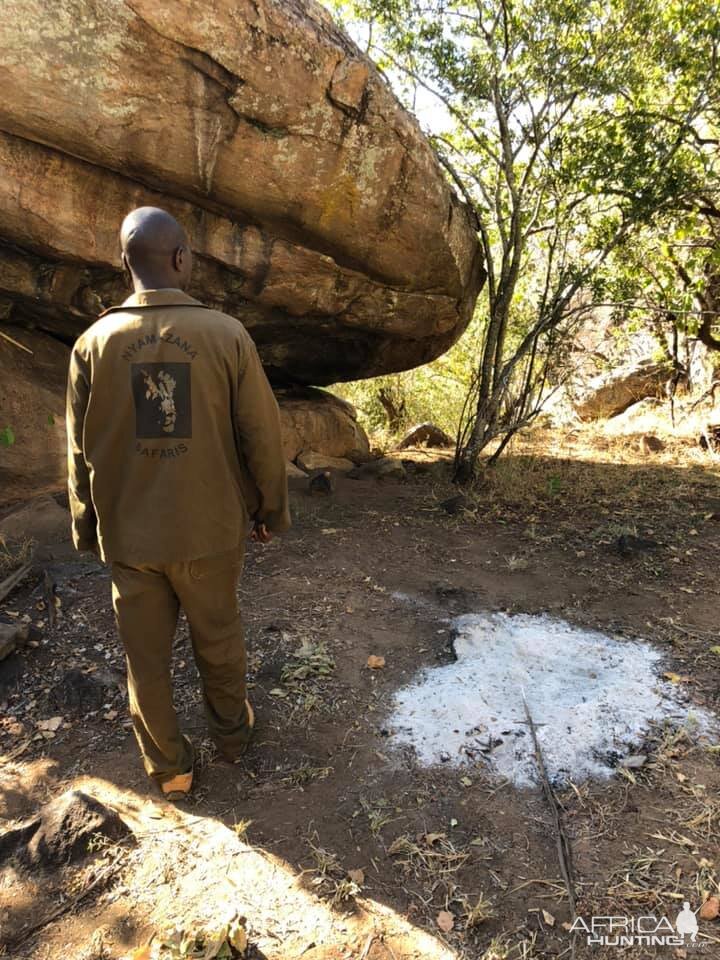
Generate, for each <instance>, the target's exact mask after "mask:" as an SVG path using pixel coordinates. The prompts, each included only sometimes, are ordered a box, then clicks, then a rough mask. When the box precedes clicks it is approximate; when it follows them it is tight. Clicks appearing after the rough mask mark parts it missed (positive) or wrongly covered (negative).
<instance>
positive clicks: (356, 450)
mask: <svg viewBox="0 0 720 960" xmlns="http://www.w3.org/2000/svg"><path fill="white" fill-rule="evenodd" d="M69 356H70V350H69V349H68V347H66V346H65V345H64V344H63V343H60V341H58V340H56V339H54V338H53V337H51V336H48V335H47V334H44V333H40V332H38V331H30V330H25V329H23V328H22V327H12V326H4V325H0V431H4V430H5V428H6V427H10V428H11V430H12V435H13V442H12V443H11V444H9V445H6V443H5V442H3V443H0V506H2V505H3V504H6V503H11V502H13V501H15V500H24V499H27V498H28V497H32V496H35V495H37V494H40V493H45V492H49V491H53V490H59V489H62V488H64V487H65V483H66V477H67V473H66V471H67V465H66V456H67V453H66V445H67V440H66V433H65V384H66V379H67V367H68V360H69ZM276 395H277V399H278V402H279V405H280V422H281V429H282V440H283V447H284V449H285V456H286V457H287V458H288V460H295V458H296V457H297V456H298V454H299V453H301V452H302V451H305V450H314V451H317V452H318V453H320V454H323V455H325V456H330V457H355V458H356V459H363V458H364V457H366V456H367V455H368V449H369V448H368V439H367V436H366V434H365V431H364V430H363V428H362V427H361V426H360V424H359V423H358V422H357V414H356V412H355V408H354V407H353V406H352V404H350V403H347V402H346V401H344V400H341V399H340V398H339V397H335V396H333V395H332V394H331V393H328V392H327V391H326V390H317V389H313V388H310V387H295V388H294V389H280V390H278V391H277V393H276ZM45 506H46V507H48V509H50V508H54V510H53V511H51V512H50V514H49V515H47V516H46V514H47V512H48V511H47V510H46V509H45V508H44V507H42V508H41V503H40V501H37V502H35V503H33V504H31V505H30V506H29V507H28V508H27V511H26V513H24V512H20V513H17V514H12V515H11V517H9V518H7V519H6V520H4V521H2V522H0V535H2V534H3V533H5V534H6V535H7V536H12V537H25V536H30V537H33V538H34V539H36V540H38V542H42V543H45V542H51V540H50V538H49V537H48V529H47V528H48V523H50V522H51V521H53V522H55V521H57V523H56V525H57V524H59V525H60V526H61V527H62V528H63V530H62V534H63V535H62V536H61V537H60V539H63V538H64V537H65V536H66V535H67V529H68V525H69V520H68V518H67V515H66V513H65V512H64V511H63V510H61V509H60V507H58V506H57V504H55V502H54V501H52V500H50V501H46V502H45ZM26 514H27V515H26ZM13 518H15V519H14V520H13ZM54 529H55V528H54V527H53V530H54Z"/></svg>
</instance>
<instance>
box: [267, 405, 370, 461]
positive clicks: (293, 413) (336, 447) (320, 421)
mask: <svg viewBox="0 0 720 960" xmlns="http://www.w3.org/2000/svg"><path fill="white" fill-rule="evenodd" d="M276 396H277V399H278V403H279V406H280V424H281V428H282V441H283V449H284V451H285V456H286V457H287V459H288V460H295V459H296V457H297V456H298V454H299V453H302V452H303V451H305V450H315V451H317V452H318V453H322V454H325V455H326V456H329V457H349V458H350V459H361V460H362V459H364V458H365V457H366V456H367V455H368V452H369V444H368V438H367V434H366V433H365V431H364V430H363V428H362V427H361V426H360V424H359V423H358V422H357V412H356V410H355V408H354V407H353V405H352V404H350V403H348V402H347V401H345V400H341V399H340V398H339V397H335V396H333V394H331V393H328V392H327V391H326V390H313V389H311V388H309V387H305V388H303V389H297V388H296V389H295V390H278V391H277V392H276Z"/></svg>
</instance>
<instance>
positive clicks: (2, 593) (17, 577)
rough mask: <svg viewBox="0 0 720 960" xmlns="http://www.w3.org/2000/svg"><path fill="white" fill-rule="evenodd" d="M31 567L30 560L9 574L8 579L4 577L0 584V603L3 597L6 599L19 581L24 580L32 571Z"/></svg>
mask: <svg viewBox="0 0 720 960" xmlns="http://www.w3.org/2000/svg"><path fill="white" fill-rule="evenodd" d="M32 565H33V564H32V560H28V562H27V563H24V564H23V565H22V566H21V567H20V569H19V570H16V571H15V572H14V573H11V574H10V576H9V577H6V578H5V579H4V580H3V581H2V582H1V583H0V601H2V600H4V599H5V597H7V595H8V594H9V593H11V592H12V591H13V590H14V589H15V587H16V586H17V585H18V584H19V583H20V581H21V580H24V579H25V577H26V576H27V575H28V573H30V571H31V570H32Z"/></svg>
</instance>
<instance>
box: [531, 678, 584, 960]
mask: <svg viewBox="0 0 720 960" xmlns="http://www.w3.org/2000/svg"><path fill="white" fill-rule="evenodd" d="M522 698H523V704H524V706H525V716H526V717H527V722H528V726H529V728H530V734H531V736H532V740H533V746H534V747H535V759H536V761H537V766H538V772H539V774H540V780H541V782H542V787H543V793H544V794H545V799H546V800H547V802H548V806H549V807H550V812H551V813H552V817H553V825H554V827H555V843H556V846H557V852H558V860H559V862H560V872H561V873H562V878H563V880H564V882H565V890H566V891H567V898H568V901H569V903H570V916H571V918H572V920H573V921H574V920H575V918H576V912H575V904H576V900H577V898H576V895H575V884H574V882H573V875H572V851H571V848H570V842H569V840H568V838H567V834H566V833H565V830H564V829H563V825H562V819H561V816H560V804H559V803H558V801H557V797H556V796H555V791H554V790H553V788H552V784H551V783H550V780H549V779H548V775H547V770H546V768H545V760H544V758H543V754H542V750H541V749H540V741H539V740H538V736H537V730H536V728H535V721H534V720H533V718H532V714H531V713H530V707H529V706H528V702H527V700H526V699H525V691H524V690H523V691H522ZM570 956H571V957H573V958H574V956H575V934H574V933H573V936H572V944H571V951H570Z"/></svg>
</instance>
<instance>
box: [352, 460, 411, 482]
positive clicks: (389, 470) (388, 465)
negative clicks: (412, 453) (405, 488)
mask: <svg viewBox="0 0 720 960" xmlns="http://www.w3.org/2000/svg"><path fill="white" fill-rule="evenodd" d="M348 476H349V477H351V478H352V479H353V480H372V479H375V480H404V479H405V477H406V476H407V474H406V472H405V467H404V466H403V463H402V460H396V459H395V458H394V457H381V458H380V459H379V460H370V461H369V462H368V463H363V464H361V465H360V466H359V467H355V469H354V470H351V471H350V473H349V474H348Z"/></svg>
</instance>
